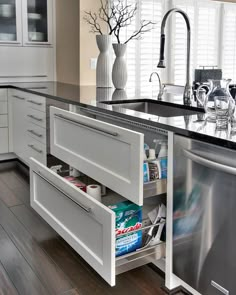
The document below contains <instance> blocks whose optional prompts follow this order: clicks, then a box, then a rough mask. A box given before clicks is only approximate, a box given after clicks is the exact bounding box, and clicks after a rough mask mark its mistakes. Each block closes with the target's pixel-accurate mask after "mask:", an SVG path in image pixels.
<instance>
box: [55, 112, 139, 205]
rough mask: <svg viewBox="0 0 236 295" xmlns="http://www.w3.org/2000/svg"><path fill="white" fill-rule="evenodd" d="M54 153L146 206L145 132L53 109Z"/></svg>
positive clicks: (133, 200) (128, 197) (121, 193)
mask: <svg viewBox="0 0 236 295" xmlns="http://www.w3.org/2000/svg"><path fill="white" fill-rule="evenodd" d="M50 132H51V135H50V141H51V144H50V148H51V154H52V155H54V156H56V157H57V158H59V159H61V160H62V161H64V162H66V163H68V164H69V165H71V166H73V167H74V168H76V169H78V170H79V171H81V172H83V173H85V174H86V175H88V176H90V177H92V178H94V179H96V180H97V181H99V182H100V183H102V184H104V185H105V186H107V187H109V188H110V189H112V190H113V191H115V192H117V193H118V194H120V195H122V196H123V197H125V198H126V199H128V200H130V201H132V202H134V203H136V204H138V205H140V206H142V205H143V146H144V135H143V134H142V133H138V132H135V131H132V130H129V129H125V128H121V127H118V126H116V125H113V124H108V123H104V122H101V121H99V120H95V119H92V118H88V117H85V116H82V115H79V114H75V113H72V112H68V111H64V110H61V109H58V108H54V107H51V108H50Z"/></svg>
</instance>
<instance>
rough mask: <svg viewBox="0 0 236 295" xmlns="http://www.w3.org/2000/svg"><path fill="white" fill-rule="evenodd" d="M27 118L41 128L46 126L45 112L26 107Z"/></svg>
mask: <svg viewBox="0 0 236 295" xmlns="http://www.w3.org/2000/svg"><path fill="white" fill-rule="evenodd" d="M27 119H28V120H29V122H31V123H33V124H36V125H38V126H40V127H42V128H46V113H43V112H40V111H38V110H34V109H32V108H28V111H27Z"/></svg>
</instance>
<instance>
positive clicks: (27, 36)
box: [22, 0, 53, 46]
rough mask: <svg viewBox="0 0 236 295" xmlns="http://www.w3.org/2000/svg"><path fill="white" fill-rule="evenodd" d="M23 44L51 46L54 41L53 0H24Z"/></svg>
mask: <svg viewBox="0 0 236 295" xmlns="http://www.w3.org/2000/svg"><path fill="white" fill-rule="evenodd" d="M22 15H23V44H24V45H25V46H32V45H33V46H34V45H36V46H41V45H44V46H45V45H46V46H51V45H52V43H53V0H22Z"/></svg>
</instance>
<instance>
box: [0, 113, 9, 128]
mask: <svg viewBox="0 0 236 295" xmlns="http://www.w3.org/2000/svg"><path fill="white" fill-rule="evenodd" d="M2 127H8V116H7V115H0V128H2Z"/></svg>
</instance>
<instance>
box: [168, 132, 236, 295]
mask: <svg viewBox="0 0 236 295" xmlns="http://www.w3.org/2000/svg"><path fill="white" fill-rule="evenodd" d="M173 172H174V205H173V219H174V220H173V272H174V274H175V275H176V276H178V277H179V278H181V279H182V280H183V281H185V282H186V283H187V284H189V285H190V286H192V287H193V288H194V289H196V290H197V291H198V292H199V293H201V294H203V295H222V294H225V295H235V294H236V151H233V150H230V149H226V148H221V147H217V146H214V145H211V144H206V143H203V142H200V141H196V140H192V139H189V138H185V137H181V136H175V138H174V169H173Z"/></svg>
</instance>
